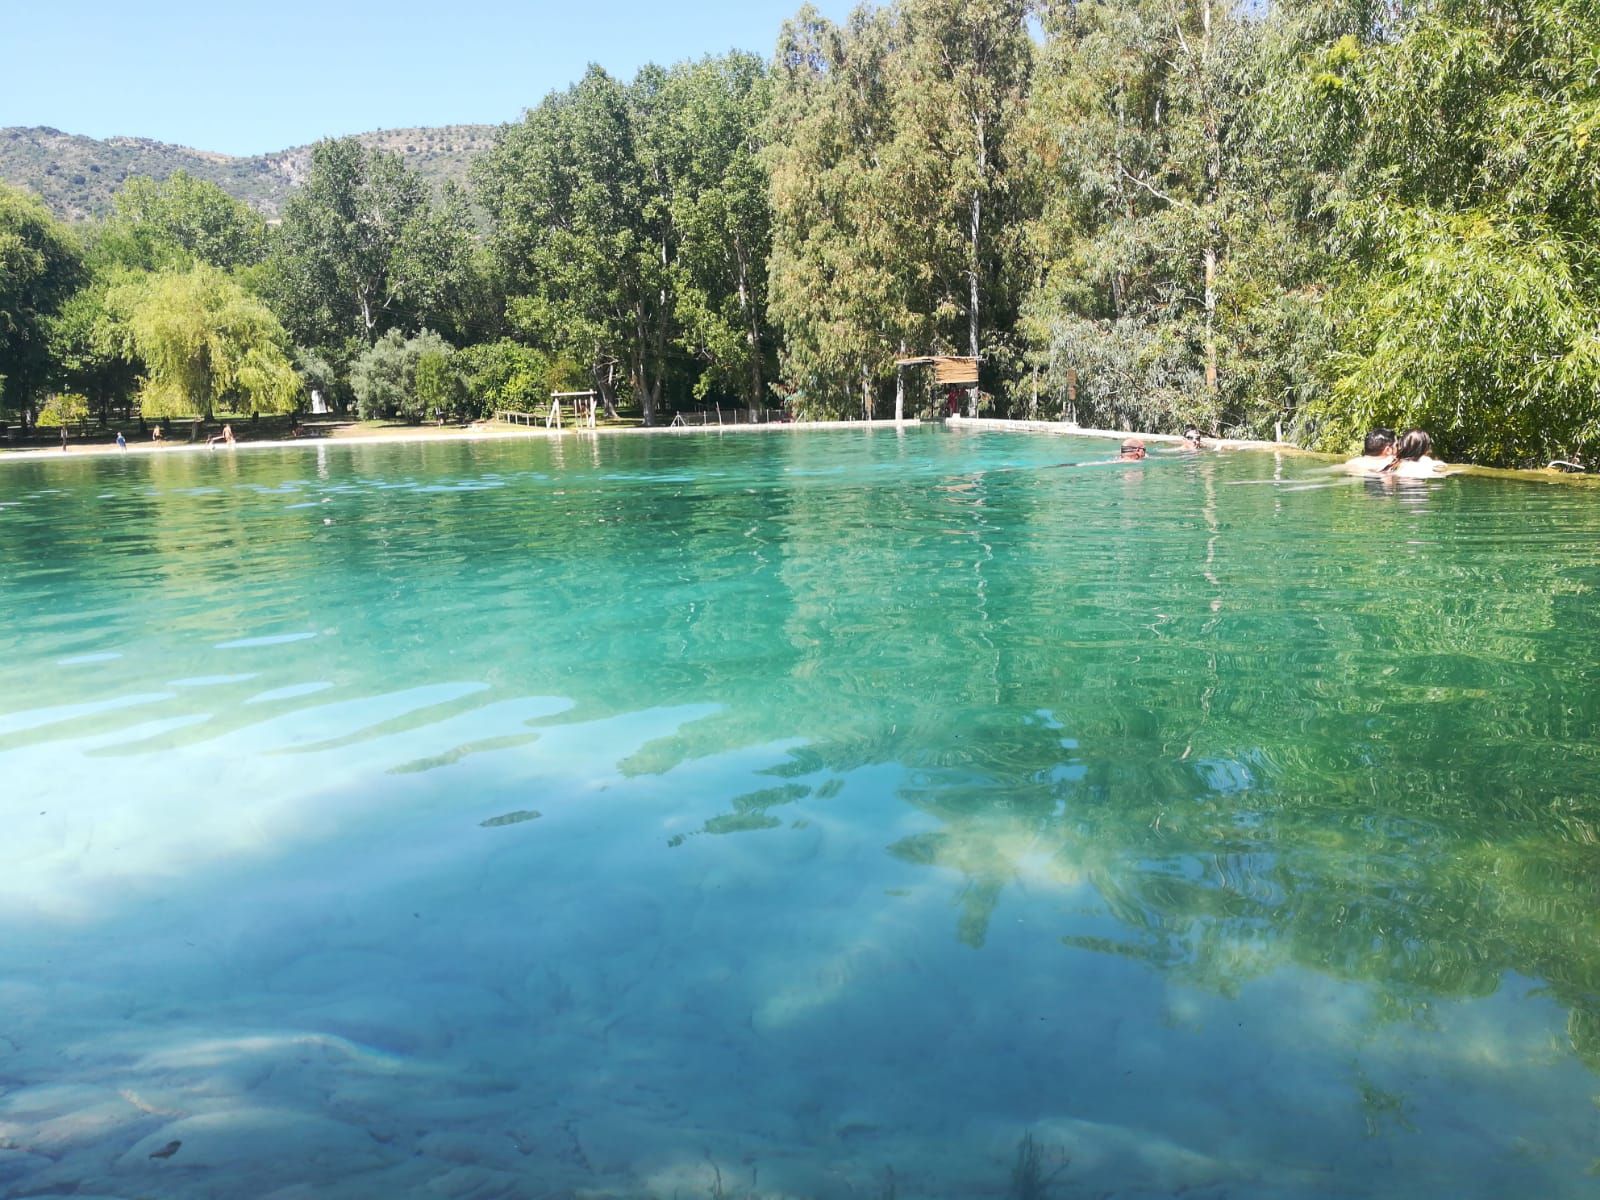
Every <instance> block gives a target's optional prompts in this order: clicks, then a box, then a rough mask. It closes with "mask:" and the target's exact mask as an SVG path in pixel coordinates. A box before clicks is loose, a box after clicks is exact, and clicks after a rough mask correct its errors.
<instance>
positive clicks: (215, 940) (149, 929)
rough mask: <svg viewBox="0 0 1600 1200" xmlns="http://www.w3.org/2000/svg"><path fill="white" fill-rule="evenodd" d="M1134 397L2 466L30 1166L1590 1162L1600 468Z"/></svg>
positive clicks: (842, 1178)
mask: <svg viewBox="0 0 1600 1200" xmlns="http://www.w3.org/2000/svg"><path fill="white" fill-rule="evenodd" d="M644 443H648V444H644ZM1103 453H1104V448H1103V446H1102V445H1100V444H1098V443H1074V442H1070V441H1062V440H1056V439H1050V440H1042V439H1041V440H1030V439H1020V438H1013V437H1005V436H995V435H985V434H978V433H966V434H957V433H954V432H951V431H942V430H905V431H899V432H885V431H878V432H874V433H871V434H865V433H859V432H851V433H839V434H832V433H828V434H816V435H810V436H806V437H786V436H774V437H758V436H755V435H746V436H744V437H742V438H738V439H735V438H728V439H718V438H717V437H716V436H715V435H708V436H707V437H705V438H680V439H670V440H668V439H637V440H633V441H631V442H630V441H628V440H626V439H616V440H613V441H611V442H608V443H605V444H595V443H584V442H580V441H576V440H574V441H570V442H568V443H565V444H556V445H543V444H532V443H492V444H490V443H485V444H474V445H464V446H450V447H445V446H429V447H374V448H366V447H354V448H344V449H339V448H332V447H322V448H317V449H314V450H303V451H302V450H296V451H286V452H282V453H278V452H274V451H261V452H256V453H253V454H251V455H239V456H237V457H222V456H219V457H217V458H216V459H212V458H210V457H208V456H186V457H185V458H184V460H182V461H178V460H173V461H169V462H161V461H151V460H150V458H148V457H147V458H145V459H144V460H141V461H137V462H134V461H128V460H116V459H108V460H99V461H95V462H81V463H70V464H57V463H39V464H32V463H30V464H16V465H15V466H14V468H13V469H11V470H8V471H7V472H5V473H3V474H0V528H3V529H4V531H5V534H6V542H7V546H8V551H7V559H6V569H5V570H4V571H3V572H0V615H3V616H4V618H5V620H4V621H0V698H3V699H0V780H4V781H5V782H4V783H3V784H0V821H3V822H4V828H5V831H6V836H5V837H4V839H0V945H3V947H4V950H3V951H0V1195H4V1196H6V1197H13V1196H15V1197H24V1196H36V1195H61V1194H72V1195H76V1196H104V1197H122V1198H128V1200H131V1198H133V1197H139V1196H157V1195H159V1196H163V1197H212V1196H215V1197H235V1196H240V1195H250V1196H258V1197H275V1198H280V1200H281V1198H288V1197H302V1196H303V1197H312V1196H317V1197H323V1196H362V1197H367V1196H377V1195H395V1196H413V1195H415V1196H452V1197H456V1196H459V1197H523V1196H530V1197H532V1196H565V1195H585V1196H617V1197H637V1196H659V1197H662V1198H663V1200H666V1198H668V1197H674V1196H677V1197H685V1198H686V1197H693V1196H726V1197H735V1196H738V1197H744V1196H759V1197H780V1196H783V1197H833V1196H841V1197H842V1196H869V1197H887V1196H899V1197H922V1196H926V1197H947V1196H948V1197H957V1196H963V1197H970V1196H974V1195H977V1196H983V1195H991V1196H996V1197H1002V1196H1018V1197H1030V1196H1038V1195H1050V1196H1059V1197H1070V1196H1116V1197H1158V1196H1161V1197H1165V1196H1175V1195H1183V1196H1200V1197H1218V1198H1220V1197H1271V1198H1276V1197H1285V1198H1287V1197H1301V1196H1339V1197H1345V1196H1372V1197H1389V1196H1394V1197H1401V1196H1405V1197H1413V1196H1417V1195H1441V1196H1443V1195H1448V1196H1459V1197H1479V1196H1481V1197H1498V1196H1506V1195H1539V1196H1553V1197H1564V1196H1574V1197H1576V1196H1586V1195H1590V1194H1592V1188H1593V1186H1594V1177H1593V1175H1592V1174H1591V1171H1592V1169H1593V1166H1594V1164H1595V1162H1596V1160H1597V1158H1600V1136H1597V1135H1600V1108H1597V1107H1596V1104H1595V1102H1594V1097H1595V1096H1596V1095H1597V1094H1600V1081H1597V1079H1596V1075H1595V1071H1594V1064H1597V1063H1600V937H1597V934H1600V929H1597V927H1596V921H1597V918H1596V915H1595V914H1596V913H1597V912H1600V905H1597V903H1596V901H1597V900H1600V895H1597V892H1600V875H1597V873H1596V867H1597V865H1600V864H1597V862H1596V859H1595V850H1594V846H1595V840H1594V833H1593V831H1594V828H1595V819H1596V816H1597V815H1600V814H1597V811H1596V810H1597V808H1600V801H1597V799H1596V797H1600V787H1597V786H1596V785H1597V784H1600V778H1597V769H1596V765H1595V759H1594V755H1593V750H1592V747H1593V745H1594V744H1595V740H1594V733H1595V725H1596V719H1597V716H1600V699H1597V697H1600V689H1597V688H1596V687H1595V684H1596V683H1597V682H1600V680H1597V678H1596V676H1597V674H1600V672H1597V665H1600V662H1597V651H1596V649H1595V647H1596V646H1597V645H1600V642H1597V640H1596V638H1595V636H1594V635H1595V632H1596V615H1597V613H1596V604H1595V598H1594V590H1593V589H1594V587H1595V584H1596V583H1597V582H1600V538H1597V537H1596V534H1597V533H1600V517H1597V516H1596V515H1595V514H1594V513H1593V512H1592V511H1591V506H1590V505H1589V504H1588V503H1586V502H1585V500H1584V498H1583V497H1582V496H1581V495H1579V494H1574V495H1572V496H1563V495H1559V494H1552V490H1551V489H1536V488H1530V487H1528V486H1526V485H1516V484H1511V483H1500V482H1497V481H1487V480H1446V481H1443V482H1440V483H1430V484H1425V485H1417V486H1413V487H1400V488H1383V487H1381V486H1379V487H1375V486H1372V485H1369V484H1366V483H1363V482H1361V481H1353V480H1344V479H1337V478H1334V477H1331V476H1327V475H1325V474H1323V473H1321V472H1320V471H1319V470H1317V468H1316V465H1315V464H1314V463H1309V462H1307V461H1305V460H1298V459H1293V458H1283V459H1279V458H1277V457H1276V456H1273V455H1265V454H1242V453H1241V454H1233V455H1228V454H1223V455H1215V454H1211V455H1181V454H1177V453H1166V452H1162V453H1159V454H1156V455H1153V456H1152V458H1151V459H1150V460H1147V462H1146V463H1145V464H1142V465H1140V466H1139V467H1135V468H1126V467H1114V466H1104V465H1097V466H1082V467H1079V466H1071V467H1068V466H1061V465H1058V464H1061V463H1067V462H1080V461H1093V460H1095V459H1096V458H1099V457H1103ZM1030 1189H1034V1190H1032V1191H1030Z"/></svg>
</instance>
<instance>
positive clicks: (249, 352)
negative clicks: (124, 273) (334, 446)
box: [108, 263, 300, 417]
mask: <svg viewBox="0 0 1600 1200" xmlns="http://www.w3.org/2000/svg"><path fill="white" fill-rule="evenodd" d="M108 305H109V307H110V308H111V309H112V311H114V312H116V313H117V314H118V315H119V316H120V317H121V319H122V321H123V323H124V324H125V325H126V327H127V330H128V334H129V338H130V340H131V343H132V347H133V349H134V351H135V353H137V354H138V356H139V358H140V359H141V361H142V362H143V363H144V368H145V378H144V383H143V386H142V387H141V389H140V393H139V401H140V406H141V408H142V411H143V412H145V413H146V414H148V415H151V416H185V415H187V414H189V413H194V412H198V413H199V414H200V415H201V416H203V417H210V416H211V414H212V413H213V412H214V411H215V410H216V409H217V408H218V407H220V406H221V405H222V404H224V403H226V404H227V405H228V406H229V408H230V409H231V410H232V411H234V412H250V413H273V412H290V411H292V410H293V409H294V406H295V402H296V399H297V398H298V393H299V390H300V381H299V377H298V376H296V375H295V373H294V367H293V366H292V365H291V363H290V361H289V344H288V339H287V338H286V337H285V336H284V332H283V326H282V325H280V324H279V323H278V319H277V317H275V316H273V315H272V311H271V310H270V309H269V308H267V306H266V305H265V304H263V303H262V302H261V301H260V300H259V299H257V298H256V297H254V296H251V295H249V294H247V293H246V292H245V291H244V289H243V288H241V287H240V286H239V284H238V283H237V282H235V281H234V280H233V279H231V278H230V277H229V276H228V275H227V274H225V273H224V272H222V271H220V270H218V269H217V268H215V267H212V266H208V265H206V264H203V263H201V264H197V265H196V266H193V267H191V268H189V269H188V270H187V271H175V270H166V271H157V272H152V273H150V274H147V275H144V276H142V277H139V278H136V279H131V280H130V281H128V282H127V283H124V284H123V285H122V286H120V287H118V288H116V289H114V290H113V291H112V293H111V295H110V297H109V300H108Z"/></svg>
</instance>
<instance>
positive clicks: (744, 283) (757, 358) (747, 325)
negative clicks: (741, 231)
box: [733, 236, 765, 421]
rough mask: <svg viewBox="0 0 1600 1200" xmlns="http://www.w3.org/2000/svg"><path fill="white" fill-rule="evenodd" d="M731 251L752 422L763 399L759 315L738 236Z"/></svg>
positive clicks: (741, 243) (747, 259)
mask: <svg viewBox="0 0 1600 1200" xmlns="http://www.w3.org/2000/svg"><path fill="white" fill-rule="evenodd" d="M733 251H734V254H735V255H737V256H738V261H739V311H740V313H742V314H743V315H744V341H745V349H746V351H747V352H748V353H749V355H750V419H751V420H752V421H753V420H755V417H756V410H757V409H758V408H760V407H761V402H762V400H763V399H765V396H764V395H763V393H764V391H765V389H764V388H763V386H762V379H761V314H760V313H759V312H757V311H756V306H755V305H754V304H753V303H751V298H750V259H749V256H748V255H746V254H745V252H744V242H743V241H742V239H740V238H739V237H738V236H735V237H734V239H733Z"/></svg>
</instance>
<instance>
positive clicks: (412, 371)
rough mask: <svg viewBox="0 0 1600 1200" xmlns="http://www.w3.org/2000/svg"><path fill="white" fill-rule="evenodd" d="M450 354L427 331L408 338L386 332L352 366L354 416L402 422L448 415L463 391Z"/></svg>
mask: <svg viewBox="0 0 1600 1200" xmlns="http://www.w3.org/2000/svg"><path fill="white" fill-rule="evenodd" d="M451 354H452V351H451V346H450V344H449V343H448V342H446V341H445V340H444V338H442V337H440V336H439V335H438V334H437V333H434V332H433V331H432V330H430V329H424V330H422V331H421V332H420V333H418V334H416V336H414V337H409V338H408V337H404V336H403V335H402V334H401V333H400V331H399V330H398V329H391V330H389V331H388V332H387V333H385V334H384V335H383V336H382V337H381V338H379V339H378V340H377V341H376V342H374V343H373V344H372V345H371V346H369V347H368V348H367V349H366V350H365V351H364V352H363V353H362V354H361V356H360V357H359V358H357V359H356V360H355V362H354V363H352V364H351V367H350V386H351V390H353V391H354V392H355V397H356V412H357V413H358V414H359V415H360V416H362V417H363V418H366V419H368V420H371V419H374V418H378V417H400V418H402V419H404V420H407V421H420V420H422V419H423V418H424V417H429V416H440V415H445V414H446V413H449V412H453V411H454V409H455V407H456V405H457V403H458V402H459V396H460V392H461V391H462V386H461V382H460V378H459V375H458V373H457V372H456V370H455V368H454V366H453V365H452V363H451Z"/></svg>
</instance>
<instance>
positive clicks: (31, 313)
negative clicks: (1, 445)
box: [0, 184, 82, 405]
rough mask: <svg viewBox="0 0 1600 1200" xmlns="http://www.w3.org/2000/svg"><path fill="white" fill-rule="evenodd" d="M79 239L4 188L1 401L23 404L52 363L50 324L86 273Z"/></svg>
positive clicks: (0, 209)
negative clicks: (82, 272)
mask: <svg viewBox="0 0 1600 1200" xmlns="http://www.w3.org/2000/svg"><path fill="white" fill-rule="evenodd" d="M81 265H82V264H81V260H80V252H79V249H78V247H77V245H76V244H75V242H74V239H73V238H72V237H71V235H70V234H68V233H67V231H66V230H65V229H62V228H61V227H60V226H59V225H57V224H56V222H55V221H54V220H53V219H52V218H51V216H50V213H49V211H48V210H47V209H46V208H45V206H44V205H43V204H42V203H41V202H40V201H38V200H37V199H35V198H34V197H32V196H30V195H28V194H27V193H26V192H21V191H18V190H17V189H16V188H11V187H6V186H5V185H4V184H0V399H3V400H4V401H5V402H6V403H7V404H11V405H16V404H19V403H21V402H23V401H25V400H26V399H28V398H29V397H30V396H32V395H33V394H35V393H36V392H38V391H39V390H40V388H41V387H42V385H43V383H44V381H45V380H46V378H47V377H48V374H49V372H50V368H51V365H52V362H51V356H50V353H49V347H48V341H47V338H48V333H47V322H48V321H49V319H50V318H51V317H52V316H53V315H54V314H55V312H56V311H57V310H58V309H59V308H60V307H61V306H62V304H64V303H65V302H66V301H67V299H68V298H69V297H70V296H71V295H72V292H73V289H74V287H75V286H76V285H77V283H78V277H79V273H80V270H81Z"/></svg>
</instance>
